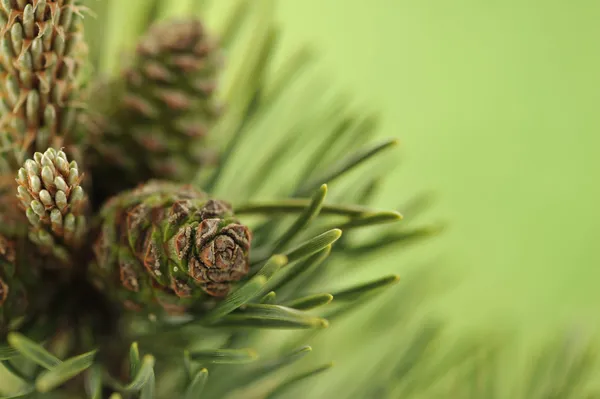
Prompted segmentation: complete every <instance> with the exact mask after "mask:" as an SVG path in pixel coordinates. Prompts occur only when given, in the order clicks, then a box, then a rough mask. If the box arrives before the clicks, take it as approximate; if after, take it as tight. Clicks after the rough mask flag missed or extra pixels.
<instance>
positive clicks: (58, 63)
mask: <svg viewBox="0 0 600 399" xmlns="http://www.w3.org/2000/svg"><path fill="white" fill-rule="evenodd" d="M78 3H79V1H78V0H3V1H1V2H0V4H1V6H0V32H1V35H2V44H1V47H2V48H1V51H0V72H1V74H0V112H1V115H2V118H1V119H0V143H1V146H2V147H3V148H5V149H6V150H3V151H2V152H0V162H2V164H3V165H0V168H2V167H4V168H5V169H6V168H13V169H12V170H14V169H16V167H18V165H21V164H22V162H23V160H24V159H25V158H27V157H31V155H32V154H33V152H34V151H36V150H37V151H43V150H45V149H46V148H48V147H51V146H54V147H59V146H63V145H68V144H70V142H71V140H72V138H71V137H69V135H70V134H71V133H72V132H71V130H72V128H73V123H74V121H75V115H76V111H75V109H74V108H73V106H72V102H73V100H74V98H75V96H76V95H77V94H78V92H79V86H78V83H77V79H76V78H77V75H78V72H79V69H80V66H81V64H82V63H83V61H84V60H85V54H86V46H85V44H84V42H83V23H82V17H81V15H80V14H79V9H78Z"/></svg>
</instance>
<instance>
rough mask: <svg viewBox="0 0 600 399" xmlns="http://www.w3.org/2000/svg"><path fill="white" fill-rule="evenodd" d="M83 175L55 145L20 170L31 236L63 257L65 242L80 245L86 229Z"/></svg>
mask: <svg viewBox="0 0 600 399" xmlns="http://www.w3.org/2000/svg"><path fill="white" fill-rule="evenodd" d="M82 177H83V176H82V175H80V172H79V167H78V166H77V163H76V162H75V161H72V162H69V161H68V159H67V156H66V154H65V153H64V152H63V151H55V150H54V149H51V148H50V149H48V150H46V151H45V152H44V153H43V154H42V153H39V152H36V153H35V154H34V156H33V159H28V160H27V161H25V163H24V166H23V167H22V168H21V169H19V171H18V173H17V179H16V181H17V183H18V187H17V198H18V199H19V201H20V205H21V207H22V208H23V209H24V210H25V214H26V215H27V219H29V222H30V224H31V226H32V228H31V230H30V238H31V239H32V241H34V242H36V243H37V244H38V245H40V246H41V247H42V248H45V249H47V251H50V252H53V253H55V255H59V257H60V258H63V259H64V258H65V256H66V254H65V253H64V252H65V251H64V248H62V247H63V245H64V246H66V247H68V248H76V247H78V246H79V245H80V243H81V242H82V240H83V238H84V236H85V233H86V217H85V213H86V209H87V204H88V199H87V197H86V194H85V192H84V190H83V188H82V187H81V185H80V183H81V179H82ZM57 251H59V253H56V252H57Z"/></svg>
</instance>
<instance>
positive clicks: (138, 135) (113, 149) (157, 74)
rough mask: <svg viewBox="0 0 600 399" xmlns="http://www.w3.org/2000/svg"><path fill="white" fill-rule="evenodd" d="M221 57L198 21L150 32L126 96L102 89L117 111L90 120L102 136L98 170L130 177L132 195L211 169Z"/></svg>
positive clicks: (126, 80)
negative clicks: (149, 184) (153, 183)
mask: <svg viewBox="0 0 600 399" xmlns="http://www.w3.org/2000/svg"><path fill="white" fill-rule="evenodd" d="M218 53H219V52H218V49H217V48H216V47H215V46H214V45H213V43H212V42H211V40H210V39H209V38H208V37H207V33H206V30H205V28H204V26H203V25H202V23H201V22H200V21H197V20H183V21H174V22H173V21H171V22H162V23H159V24H157V25H155V26H154V27H152V28H151V29H150V31H149V32H148V33H147V34H146V35H145V36H144V37H143V38H142V39H141V41H140V42H139V44H138V46H137V51H136V56H135V59H134V62H133V65H132V66H131V67H130V68H129V69H127V70H125V71H124V73H123V81H122V82H120V83H121V84H122V86H123V87H122V90H119V89H116V88H115V87H111V85H110V84H108V85H104V86H102V87H101V89H100V91H101V93H103V94H104V96H106V99H108V100H109V102H110V101H111V100H112V101H113V102H116V103H117V104H118V105H117V109H115V110H113V111H107V112H106V113H107V114H108V115H105V117H104V118H101V119H102V120H99V119H96V120H93V119H94V118H93V117H92V118H91V119H92V124H96V126H95V129H94V130H98V133H96V136H97V137H96V140H97V141H98V144H97V145H95V146H93V147H94V148H92V149H91V150H92V151H97V152H98V153H97V154H95V158H96V161H95V163H96V164H97V165H96V166H95V167H96V168H110V167H111V166H112V167H115V168H116V169H118V170H120V171H122V172H119V173H118V174H119V175H123V173H126V174H127V177H128V179H129V180H130V182H128V184H127V185H125V186H128V188H131V187H134V186H135V185H137V184H139V183H140V182H144V181H147V180H148V179H151V178H158V179H163V178H164V179H170V180H178V181H189V178H190V177H191V176H193V173H195V172H196V171H197V169H198V165H201V164H203V163H206V153H204V154H203V148H202V141H203V140H201V139H202V137H204V136H205V134H206V133H207V131H208V130H209V129H210V128H211V127H212V126H213V124H214V123H215V121H216V120H217V117H218V115H219V107H218V106H217V105H216V101H215V98H214V97H215V96H214V95H213V93H214V91H215V88H216V75H217V73H218V71H219V54H218ZM115 92H116V94H115ZM111 96H113V97H116V98H111ZM104 102H106V101H104ZM111 113H113V115H111ZM110 173H111V174H113V172H110ZM97 175H98V174H96V173H94V176H97ZM120 178H122V177H120Z"/></svg>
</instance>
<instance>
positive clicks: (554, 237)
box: [278, 0, 600, 331]
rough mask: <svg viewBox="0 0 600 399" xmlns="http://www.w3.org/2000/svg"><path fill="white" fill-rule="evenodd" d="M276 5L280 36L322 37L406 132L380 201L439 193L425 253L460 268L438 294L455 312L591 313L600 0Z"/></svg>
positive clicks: (323, 0) (531, 318) (357, 89)
mask: <svg viewBox="0 0 600 399" xmlns="http://www.w3.org/2000/svg"><path fill="white" fill-rule="evenodd" d="M278 13H279V14H278V16H279V19H280V21H281V23H282V25H283V27H284V37H285V42H284V48H286V49H287V48H290V49H293V48H295V47H296V46H298V45H300V44H302V43H305V42H308V43H309V44H314V45H316V47H317V49H318V50H319V52H320V54H319V56H320V57H321V66H322V67H321V71H322V75H323V76H324V77H326V78H328V79H330V80H331V81H333V82H335V84H336V85H338V86H339V87H342V88H351V89H352V92H351V93H352V94H353V95H355V96H356V97H358V98H360V99H361V100H363V102H365V103H367V104H368V105H369V108H380V109H381V110H382V114H383V120H384V123H383V129H382V132H381V133H382V135H384V136H397V137H399V138H400V140H401V144H402V148H401V157H402V166H401V168H399V169H398V171H397V172H395V173H394V179H393V184H389V185H388V186H387V188H386V189H385V196H384V197H383V198H382V200H381V202H382V203H383V204H386V205H395V204H397V203H398V201H397V199H399V198H406V196H407V195H409V194H411V193H414V192H416V191H419V190H428V191H433V192H434V193H435V196H436V199H437V201H436V205H435V207H434V209H433V210H432V212H430V215H431V216H430V217H431V218H433V219H434V220H438V219H439V220H443V221H445V222H447V224H448V229H447V230H446V232H445V235H444V236H443V238H442V239H439V240H437V241H436V242H435V243H434V244H427V245H426V246H423V247H421V248H420V249H419V252H420V255H419V256H420V257H422V256H423V254H425V256H429V257H431V259H434V260H435V259H442V261H441V262H442V265H443V267H445V268H453V267H455V268H459V269H460V270H464V271H466V274H465V276H466V277H465V279H464V281H463V283H462V285H461V286H460V287H459V289H457V290H455V291H454V292H453V293H452V294H448V295H446V296H444V300H443V301H441V302H440V304H441V306H443V310H444V312H446V313H448V314H450V315H451V316H452V317H453V320H454V322H455V323H458V324H479V323H480V322H487V321H494V322H496V321H497V318H498V317H499V316H501V317H502V318H503V320H504V319H507V320H510V322H511V323H514V322H517V323H518V324H519V325H520V326H522V327H523V329H524V330H527V331H534V330H537V329H542V330H545V329H546V328H547V327H549V326H550V325H554V324H556V323H560V324H563V323H570V322H577V323H581V322H585V323H589V324H592V326H594V327H597V326H598V324H599V321H600V318H599V317H598V312H597V303H598V301H599V300H600V289H599V288H598V287H599V277H600V273H599V272H598V267H597V266H598V265H599V264H600V262H599V260H600V253H599V251H598V250H597V249H598V245H599V244H598V242H597V241H598V237H599V236H598V234H597V225H598V220H599V216H600V213H599V212H598V210H597V208H598V204H599V203H600V201H599V200H600V190H599V189H598V172H597V171H598V168H599V166H600V159H599V158H598V155H597V154H598V146H599V144H600V138H599V136H598V130H599V129H598V127H599V122H600V118H599V112H598V104H599V103H600V101H599V100H600V98H599V97H600V87H599V83H600V80H599V79H598V75H599V71H600V57H599V55H600V52H599V51H598V43H599V40H598V38H599V37H600V25H599V24H598V20H600V3H598V2H595V1H585V0H580V1H557V0H545V1H503V2H497V1H481V0H479V1H476V0H451V1H442V0H419V1H403V0H371V1H368V2H366V1H358V0H339V1H334V0H302V1H292V0H287V1H281V2H280V3H279V10H278ZM410 259H411V258H410V257H408V258H402V260H401V261H400V263H403V262H404V263H406V262H410V261H411V260H410ZM395 260H396V259H388V260H386V262H390V263H395V262H394V261H395ZM402 267H404V266H400V268H402ZM405 283H409V282H407V281H405Z"/></svg>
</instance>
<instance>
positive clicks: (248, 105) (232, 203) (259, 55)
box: [0, 0, 429, 399]
mask: <svg viewBox="0 0 600 399" xmlns="http://www.w3.org/2000/svg"><path fill="white" fill-rule="evenodd" d="M117 3H118V2H114V4H117ZM155 3H157V4H155ZM158 3H160V4H158ZM111 4H113V3H111ZM119 4H120V3H119ZM140 4H142V3H140ZM144 4H146V3H144ZM148 4H154V5H155V6H156V7H158V8H157V10H158V9H162V7H165V6H166V5H167V3H162V2H161V1H158V2H148ZM240 4H242V5H243V4H246V5H245V6H243V7H240V8H238V9H236V11H234V13H233V16H232V18H231V19H230V20H229V22H227V23H226V25H225V28H224V29H223V32H222V37H221V40H220V43H221V45H223V46H229V45H231V43H232V42H233V41H236V40H238V39H236V38H237V36H238V28H239V26H240V25H241V24H244V23H250V21H252V19H251V18H250V15H258V16H259V20H258V21H254V25H253V26H250V28H251V29H249V31H250V32H251V35H252V36H251V37H250V39H251V40H249V43H250V46H249V47H248V48H245V49H244V50H243V51H244V52H245V53H244V54H243V56H242V57H241V58H242V59H244V64H243V67H244V68H243V71H242V72H241V74H240V76H238V77H237V78H236V79H235V81H236V84H235V85H234V86H233V89H232V91H231V93H230V96H229V97H228V98H227V100H228V105H231V108H230V107H229V106H228V107H227V108H225V110H226V111H225V113H224V114H222V113H221V112H220V111H219V110H220V108H221V107H219V106H217V105H216V104H217V101H216V97H215V91H216V82H217V80H218V76H219V75H220V72H221V69H222V68H221V67H220V52H221V50H222V49H221V48H218V46H217V44H216V43H217V41H216V40H214V39H211V38H210V37H209V35H208V32H207V30H206V29H205V28H204V25H203V24H202V23H201V22H199V21H198V20H196V19H194V18H189V19H184V20H176V21H167V22H161V23H158V24H156V25H153V26H152V27H148V31H147V32H148V33H147V34H145V35H144V36H143V37H142V38H141V39H140V41H139V44H138V46H137V49H136V51H135V55H134V57H133V62H132V63H130V65H128V66H127V67H126V68H125V69H124V72H123V73H121V74H119V75H118V76H116V77H111V78H109V79H108V83H107V79H106V78H105V77H98V81H99V82H100V81H101V82H103V83H102V84H99V83H94V84H91V85H90V87H103V88H104V89H105V90H103V91H102V93H101V94H103V95H98V96H92V97H91V99H90V101H89V103H88V105H87V107H86V108H85V114H84V115H83V116H82V117H81V118H79V117H77V115H76V114H77V113H78V112H77V111H76V110H75V105H74V103H75V99H76V98H80V93H79V88H80V82H79V81H78V75H79V71H80V70H81V66H82V64H83V62H85V58H84V57H83V55H84V52H85V45H84V43H83V41H82V27H83V22H82V18H81V11H82V10H83V8H82V6H81V5H80V3H79V1H77V0H2V1H1V2H0V5H1V8H0V28H1V34H2V50H1V52H0V57H1V58H0V65H1V66H2V68H1V70H0V73H1V74H2V76H1V79H0V103H1V104H2V109H1V112H2V114H1V118H0V140H1V143H0V144H1V146H0V149H1V152H0V154H1V155H0V160H1V161H2V164H1V165H0V221H2V226H0V227H1V228H0V363H1V364H2V365H4V366H5V368H6V369H7V370H8V373H9V374H11V375H12V377H13V378H14V379H16V380H18V381H20V385H19V386H18V387H13V388H14V389H13V388H11V387H8V388H7V387H5V386H4V385H3V383H4V379H3V377H2V375H0V391H1V390H3V389H6V393H7V394H9V395H13V394H15V392H17V395H21V394H23V395H29V394H32V395H36V396H37V395H40V394H43V393H46V392H49V391H55V392H54V393H55V394H56V395H58V396H53V397H65V398H70V397H73V398H82V397H84V396H87V397H90V398H103V397H106V394H107V392H109V393H110V392H112V393H114V394H113V396H111V398H120V397H121V395H125V396H126V397H131V398H134V397H140V398H144V399H145V398H153V397H174V396H177V397H185V398H190V399H191V398H197V397H199V396H200V393H201V392H202V397H215V398H222V397H226V396H227V395H230V394H231V395H234V394H235V393H236V392H242V393H243V397H248V396H247V395H245V394H244V392H246V388H248V389H249V391H247V392H257V395H258V396H259V397H267V396H268V397H270V398H271V397H275V396H278V395H281V393H282V392H285V391H286V390H287V389H288V387H289V386H291V385H294V384H296V383H298V382H300V381H302V380H303V379H305V378H307V377H310V376H312V375H316V374H319V373H321V372H324V371H326V370H327V369H329V368H330V364H325V365H318V366H316V367H314V368H312V369H310V370H308V371H302V372H299V373H293V374H292V375H291V377H289V378H287V379H283V380H282V379H281V378H280V377H278V375H277V373H276V372H277V371H278V370H280V369H281V368H282V367H284V366H286V365H291V364H292V363H294V362H295V361H297V360H299V359H300V358H302V357H304V356H305V355H306V354H307V353H308V352H310V347H306V346H302V347H300V348H299V349H298V348H296V349H293V350H291V351H290V352H288V353H283V354H279V355H277V356H276V357H275V358H272V359H265V360H264V361H257V357H258V355H259V352H260V351H261V350H262V349H265V348H264V346H272V345H270V344H271V342H264V340H261V339H260V338H261V337H262V335H261V334H258V333H257V332H258V331H260V330H262V329H285V330H287V329H296V330H299V329H311V330H314V329H323V328H325V327H327V326H328V325H329V322H330V321H332V320H336V318H337V317H339V316H340V315H342V314H346V313H348V312H350V311H351V310H353V309H354V308H356V307H357V306H358V305H360V304H362V303H364V302H365V301H366V300H367V299H370V298H372V297H374V296H375V295H376V294H377V293H379V292H381V291H382V290H383V289H384V288H386V287H388V286H390V285H392V284H394V283H396V282H397V281H398V277H397V276H396V275H388V276H383V277H380V278H376V279H373V280H371V281H367V282H364V283H360V284H358V285H351V286H349V287H346V288H338V289H336V290H335V291H332V289H331V287H330V285H329V282H330V279H328V278H327V272H326V271H324V269H323V265H324V264H325V263H327V264H329V265H328V267H329V268H330V269H331V270H330V272H331V273H333V274H334V275H336V276H337V279H339V277H340V276H345V275H347V274H349V273H352V267H351V265H352V264H360V256H361V255H364V254H373V253H375V252H376V251H379V250H381V249H383V248H385V247H388V246H390V245H397V244H399V243H405V242H408V241H412V240H413V239H415V238H420V237H423V236H426V235H427V232H428V231H429V230H424V229H418V228H408V229H404V230H401V231H398V230H387V231H386V232H385V233H384V234H383V235H381V236H377V237H374V239H373V238H371V239H370V240H367V241H364V240H361V239H359V238H358V239H352V238H353V237H352V231H353V230H356V229H360V228H362V227H365V226H373V225H379V224H386V223H391V222H396V221H398V220H399V219H401V216H400V214H398V213H397V212H395V211H377V210H374V209H371V208H369V207H368V206H367V205H368V199H369V198H371V197H372V193H373V187H375V186H376V184H375V183H376V182H377V180H378V177H376V176H375V177H374V176H373V175H372V173H369V174H368V175H367V177H366V178H365V177H363V178H361V179H358V180H353V179H350V180H346V183H347V185H348V187H347V188H343V189H342V190H341V191H340V193H339V194H338V198H343V201H344V203H343V204H340V203H339V202H340V201H336V199H335V197H334V198H333V199H332V200H331V201H329V202H327V203H326V202H325V198H326V196H327V195H328V194H327V193H328V186H327V185H326V183H331V182H337V181H338V180H340V179H341V177H342V176H344V175H346V172H349V171H351V170H354V169H356V168H357V167H359V166H360V165H362V164H363V163H365V162H366V161H369V160H370V159H372V158H373V157H374V156H375V155H378V154H380V153H382V152H383V151H384V150H386V149H388V148H390V147H392V146H393V145H394V144H395V140H391V141H386V142H384V143H381V144H377V145H374V146H372V147H367V148H365V149H359V148H358V147H359V145H360V143H362V142H363V141H364V139H365V138H366V137H368V136H369V134H370V133H371V132H370V131H369V129H370V127H371V126H372V124H370V123H369V124H368V126H369V128H368V129H367V128H366V126H367V125H366V124H364V123H357V124H353V123H349V122H348V118H346V116H345V115H339V114H338V113H335V112H334V113H331V112H327V113H326V114H327V115H326V117H325V118H323V117H322V116H319V117H318V118H316V120H317V121H320V122H319V123H321V122H323V124H322V125H323V126H324V129H325V130H320V131H319V130H318V129H317V130H315V129H314V126H321V125H319V124H318V123H315V122H314V121H313V119H314V118H313V116H311V115H305V114H302V113H301V118H303V119H304V120H303V126H304V130H301V129H300V130H299V128H298V127H295V128H294V129H292V130H290V131H289V132H280V131H278V130H276V131H273V132H264V131H262V130H257V129H253V128H252V127H253V126H255V125H257V124H259V123H260V122H263V121H264V120H268V118H269V117H270V116H271V115H270V112H271V110H272V108H271V105H272V104H273V103H274V102H276V101H277V100H278V99H279V97H280V96H281V95H282V93H283V92H284V91H285V90H284V89H286V88H287V87H288V86H291V83H292V77H293V76H296V75H297V74H298V72H299V71H300V69H302V66H303V63H304V61H303V60H302V57H292V58H291V60H292V65H288V66H284V67H283V72H282V75H281V76H276V77H275V78H273V79H268V74H267V71H269V70H270V67H269V63H270V60H271V59H272V56H273V54H272V53H273V49H274V43H275V41H276V38H277V35H276V32H277V30H276V29H275V25H274V22H273V21H272V20H271V19H270V17H269V18H266V19H264V18H265V16H270V15H272V14H271V12H259V13H251V12H250V11H251V10H250V8H251V7H249V4H250V3H245V2H241V3H240ZM107 7H109V6H107ZM117 7H118V6H117ZM140 7H141V6H140ZM155 11H156V10H155ZM263 11H265V10H263ZM266 11H269V10H266ZM109 15H112V16H113V17H115V15H119V13H110V14H109ZM140 15H154V14H153V13H151V12H148V13H147V14H144V13H140ZM154 16H157V15H154ZM92 36H93V37H96V35H92ZM104 36H106V34H105V32H104V31H102V32H101V33H99V34H98V35H97V37H98V38H102V37H104ZM96 47H97V48H105V46H95V47H94V48H96ZM96 59H98V58H97V57H96ZM321 94H322V93H318V94H317V95H315V97H316V98H319V97H320V96H321ZM328 105H329V104H327V105H326V106H328ZM338 105H339V104H334V107H333V108H334V109H339V107H338ZM229 109H232V111H231V112H229V113H227V110H229ZM296 109H298V110H303V107H296ZM221 115H222V117H223V118H227V119H226V120H227V121H228V124H225V126H228V127H229V128H230V129H219V130H218V133H219V134H217V132H215V129H214V126H219V125H218V124H217V123H216V122H218V121H220V120H221V119H219V118H220V117H221ZM263 118H264V119H263ZM362 119H363V118H355V120H357V121H360V120H362ZM366 119H368V120H370V118H366ZM75 121H81V122H83V123H77V124H75ZM330 122H332V124H333V125H334V126H331V123H330ZM311 125H312V127H311ZM231 127H233V128H231ZM332 127H333V129H332ZM278 129H279V128H278ZM74 132H76V134H75V133H74ZM316 133H318V134H316ZM309 134H313V135H312V136H309ZM206 135H208V136H210V135H213V137H212V138H213V139H214V140H213V141H214V142H215V143H217V144H219V145H220V146H222V147H223V148H224V150H223V151H213V152H212V155H211V157H210V158H212V159H216V160H218V161H217V162H216V164H215V165H210V164H208V163H207V162H205V161H206V157H205V153H206V151H207V148H206V147H207V146H206V142H205V141H204V140H203V137H204V136H206ZM298 137H306V138H307V139H306V140H304V141H303V142H302V143H301V145H297V146H295V145H294V143H299V142H298V140H297V138H298ZM277 138H279V140H280V141H281V144H280V145H278V147H277V148H276V149H274V150H273V149H270V150H266V149H265V148H266V147H265V142H266V141H274V140H276V139H277ZM357 138H358V139H357ZM242 139H243V140H242ZM242 141H243V142H244V143H245V144H246V145H244V146H240V143H241V142H242ZM336 143H337V144H336ZM340 143H342V144H340ZM332 148H337V150H338V151H339V152H336V153H330V150H331V149H332ZM244 151H249V154H244ZM257 151H258V153H260V154H261V155H260V156H258V157H257V156H256V153H257ZM269 151H270V152H269ZM292 151H294V152H295V154H293V155H298V156H300V158H302V157H304V162H305V165H306V167H305V168H304V173H303V174H302V178H301V179H300V181H296V182H295V183H293V184H284V185H280V184H279V183H281V181H278V180H276V178H274V177H273V176H274V175H273V173H274V172H275V171H277V170H280V169H283V170H284V171H286V179H287V182H286V183H289V182H290V181H291V180H290V177H291V176H292V175H293V174H289V176H287V172H288V169H289V168H290V165H289V164H286V161H287V160H288V159H290V158H291V157H290V156H288V155H292ZM209 152H210V151H209ZM263 153H265V154H264V156H263ZM328 154H329V156H326V155H328ZM238 158H239V159H240V160H241V161H240V162H241V168H240V171H239V173H237V174H236V175H234V176H230V177H228V175H227V172H228V171H229V170H232V169H231V167H232V166H236V163H235V162H234V161H235V160H236V159H238ZM72 159H76V161H75V160H72ZM248 159H253V161H252V162H248ZM198 168H201V169H202V170H201V172H202V173H200V174H197V173H196V172H198V170H197V169H198ZM234 169H235V168H234ZM84 170H85V171H86V173H85V174H84V173H83V171H84ZM225 181H228V182H230V183H231V186H232V187H233V190H231V191H229V192H227V191H223V190H219V187H220V186H222V185H224V184H223V183H224V182H225ZM7 182H8V183H7ZM268 182H272V183H273V185H274V186H277V187H276V190H277V192H278V193H280V194H279V195H281V193H283V195H285V196H286V197H288V198H284V199H283V200H273V201H267V202H256V201H251V200H252V198H253V197H254V196H255V194H256V190H257V189H258V187H259V186H265V187H267V186H268V185H266V183H268ZM11 183H12V184H14V183H16V184H15V185H14V188H13V186H11ZM280 186H281V187H280ZM285 187H287V188H285ZM342 187H343V185H342ZM348 201H352V202H354V203H355V204H350V205H349V204H347V202H348ZM15 203H16V205H15ZM6 226H10V228H5V227H6ZM342 231H344V238H342V239H340V237H341V236H342ZM338 241H339V242H338ZM336 242H338V243H337V244H336V245H334V243H336ZM350 257H352V259H351V261H349V258H350ZM334 260H335V261H334ZM336 265H339V267H340V268H339V269H336V267H338V266H336ZM65 266H66V267H65ZM314 309H317V310H316V311H314V312H313V310H314ZM36 341H37V342H36ZM132 341H134V342H133V343H132V344H131V345H130V343H131V342H132ZM38 342H44V344H43V345H42V344H40V343H38ZM138 342H139V344H138ZM129 345H130V351H129V355H128V356H127V355H125V356H124V353H123V349H124V348H126V347H127V346H129ZM138 345H139V347H141V348H142V349H143V350H144V351H145V352H151V353H152V354H149V353H148V354H146V355H144V356H140V351H139V347H138ZM211 345H213V346H212V347H211ZM250 346H252V347H254V348H251V347H250ZM84 351H85V353H84V354H82V355H77V356H74V357H70V356H73V355H76V354H79V353H81V352H84ZM60 358H67V360H64V361H62V360H60ZM157 360H158V361H159V363H160V369H159V368H157V369H156V370H157V371H156V372H155V370H154V364H155V362H156V361H157ZM227 363H235V364H246V363H248V365H247V366H246V367H239V368H234V369H222V368H221V366H218V367H217V366H216V364H221V365H222V364H227ZM250 363H253V364H250ZM127 364H128V365H129V367H127ZM181 364H183V365H184V367H183V368H182V367H180V366H181ZM38 366H41V368H40V367H38ZM207 367H210V369H211V370H212V371H211V373H213V374H214V375H213V376H212V377H211V379H210V380H209V381H208V382H207V373H208V371H207ZM127 370H128V371H127ZM159 370H162V371H160V372H158V371H159ZM0 372H1V370H0ZM267 377H268V378H267ZM232 381H233V383H232ZM172 384H175V385H177V386H173V385H172Z"/></svg>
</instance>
